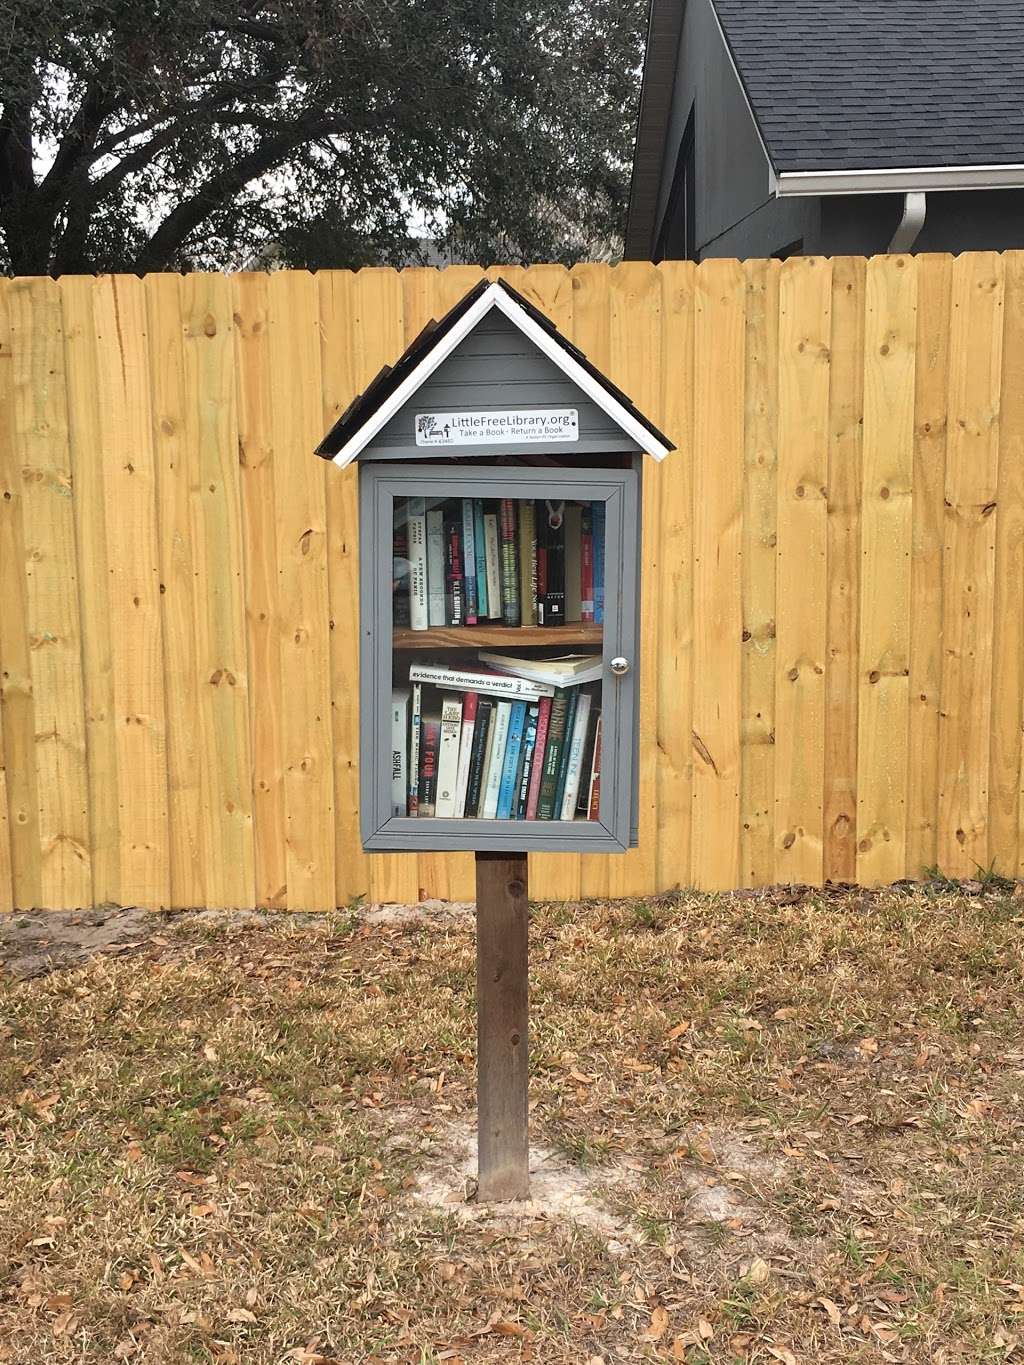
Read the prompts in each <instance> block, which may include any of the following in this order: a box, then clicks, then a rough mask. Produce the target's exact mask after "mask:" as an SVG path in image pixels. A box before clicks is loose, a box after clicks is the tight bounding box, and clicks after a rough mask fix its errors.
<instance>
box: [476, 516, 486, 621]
mask: <svg viewBox="0 0 1024 1365" xmlns="http://www.w3.org/2000/svg"><path fill="white" fill-rule="evenodd" d="M473 546H474V549H475V550H476V613H477V617H478V619H479V620H481V621H486V620H487V617H488V611H487V605H488V598H487V545H486V543H485V538H484V500H483V498H474V499H473Z"/></svg>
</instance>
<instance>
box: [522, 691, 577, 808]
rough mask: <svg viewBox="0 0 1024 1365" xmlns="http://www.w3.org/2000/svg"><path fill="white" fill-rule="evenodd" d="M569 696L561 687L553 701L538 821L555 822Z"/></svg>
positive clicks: (538, 802) (538, 806) (538, 803)
mask: <svg viewBox="0 0 1024 1365" xmlns="http://www.w3.org/2000/svg"><path fill="white" fill-rule="evenodd" d="M569 695H570V694H569V692H567V691H566V690H565V689H564V688H561V687H560V688H559V689H558V691H557V692H556V693H555V695H554V697H553V698H552V701H551V715H550V717H549V718H548V733H547V744H546V746H545V749H544V768H543V772H542V774H541V779H540V792H539V795H538V799H537V819H538V820H553V819H554V818H555V795H556V793H557V791H558V777H559V773H560V771H561V760H562V749H563V748H564V746H565V722H566V716H567V712H568V710H569ZM527 818H529V817H527Z"/></svg>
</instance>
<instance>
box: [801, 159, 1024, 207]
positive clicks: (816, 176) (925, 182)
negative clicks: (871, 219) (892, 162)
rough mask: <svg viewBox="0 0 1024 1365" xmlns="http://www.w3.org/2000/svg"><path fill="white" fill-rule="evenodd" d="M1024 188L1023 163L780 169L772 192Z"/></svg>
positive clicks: (868, 191) (851, 192)
mask: <svg viewBox="0 0 1024 1365" xmlns="http://www.w3.org/2000/svg"><path fill="white" fill-rule="evenodd" d="M1013 189H1024V163H1019V162H1017V163H1013V164H1004V165H997V166H904V167H894V168H892V169H890V168H888V167H886V168H884V169H882V170H862V171H780V172H779V174H778V177H777V183H776V187H775V194H776V196H777V197H778V198H780V199H784V198H786V196H787V195H808V194H907V193H908V192H909V193H912V192H914V191H922V190H923V191H928V190H1013Z"/></svg>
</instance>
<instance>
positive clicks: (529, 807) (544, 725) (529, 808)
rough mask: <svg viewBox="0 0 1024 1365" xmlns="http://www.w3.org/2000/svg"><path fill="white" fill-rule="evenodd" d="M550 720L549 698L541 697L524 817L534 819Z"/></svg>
mask: <svg viewBox="0 0 1024 1365" xmlns="http://www.w3.org/2000/svg"><path fill="white" fill-rule="evenodd" d="M550 721H551V698H550V697H542V698H541V700H540V701H539V702H538V703H537V738H536V739H535V740H534V743H533V755H532V758H531V764H530V786H529V791H528V794H527V798H526V818H527V820H536V818H537V806H538V804H539V802H540V784H541V780H542V778H543V776H544V762H545V756H546V754H547V744H548V726H549V724H550Z"/></svg>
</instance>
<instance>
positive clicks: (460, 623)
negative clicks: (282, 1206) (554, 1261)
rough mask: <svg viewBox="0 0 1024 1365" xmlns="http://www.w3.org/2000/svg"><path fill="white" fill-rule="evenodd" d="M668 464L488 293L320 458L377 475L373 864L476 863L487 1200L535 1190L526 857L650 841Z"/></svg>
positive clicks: (367, 616) (613, 394) (409, 359)
mask: <svg viewBox="0 0 1024 1365" xmlns="http://www.w3.org/2000/svg"><path fill="white" fill-rule="evenodd" d="M671 449H673V447H672V445H671V443H670V442H669V441H668V440H667V439H666V438H665V437H664V436H663V435H662V434H661V433H660V432H659V431H658V430H657V429H656V428H655V427H654V426H653V425H652V424H651V423H650V422H649V421H648V420H647V418H645V417H644V416H643V414H642V413H640V412H638V411H637V409H636V408H635V407H634V406H633V404H632V403H631V402H630V401H629V399H628V398H627V397H626V395H625V394H624V393H622V392H620V390H619V389H617V388H616V387H615V386H614V384H612V383H610V382H609V380H608V379H606V378H605V376H604V375H602V374H601V373H600V372H599V371H598V370H597V369H595V367H594V366H593V365H591V364H590V362H589V361H588V360H587V359H586V357H585V356H584V355H583V354H582V353H581V352H580V351H578V350H577V349H576V348H575V347H574V346H572V345H571V344H570V343H569V342H568V341H567V340H566V339H565V338H564V337H563V336H561V335H560V334H559V333H558V331H557V329H556V328H555V327H554V326H553V325H552V323H551V322H550V321H549V320H548V319H547V318H546V317H545V316H544V315H543V313H541V312H539V311H538V310H537V309H536V308H534V307H533V305H532V304H530V303H529V302H528V301H527V300H526V299H525V298H523V297H522V295H520V294H518V293H517V292H516V291H515V290H514V289H512V288H510V287H509V286H508V285H507V284H505V283H504V282H498V283H488V282H486V281H482V282H481V283H480V284H479V285H477V286H476V287H475V288H474V289H471V290H470V291H469V293H468V294H466V296H465V297H464V298H463V299H462V300H461V301H460V302H459V303H458V304H456V306H455V307H454V308H453V309H452V310H451V311H450V312H449V313H447V314H446V315H445V316H444V317H443V318H442V319H441V320H440V321H439V322H436V323H432V324H430V325H429V326H428V327H427V328H426V329H425V330H424V332H423V333H422V334H421V335H420V336H419V337H418V338H417V340H416V341H414V342H413V343H412V345H411V346H410V347H409V348H408V350H406V352H405V354H404V355H402V356H401V357H400V358H399V359H398V360H397V361H396V363H395V365H394V366H393V367H392V368H390V369H386V370H383V371H382V372H381V373H380V374H379V375H378V376H377V378H376V379H375V380H374V381H373V383H372V384H371V385H370V386H369V388H368V389H367V390H366V391H365V393H363V394H361V395H360V396H359V397H358V398H356V399H355V401H354V402H353V403H352V404H351V406H350V407H349V408H348V410H347V411H346V412H344V413H343V414H342V416H341V417H340V418H339V420H338V422H337V423H336V424H335V426H334V428H333V429H332V430H331V431H330V432H329V433H328V435H327V436H326V437H325V438H324V440H323V441H322V443H321V445H320V447H319V449H318V451H317V453H318V454H319V455H322V456H324V457H325V458H327V459H331V460H333V461H334V462H335V463H336V464H339V465H343V466H344V465H348V464H349V463H350V462H351V461H353V460H358V461H359V497H360V511H359V528H360V530H359V534H360V573H359V581H360V662H359V672H360V688H359V701H360V717H361V719H360V732H361V734H360V828H361V832H362V840H363V846H364V848H366V849H367V850H368V851H370V852H373V851H379V850H387V851H395V850H403V849H406V850H428V849H429V850H440V851H444V850H448V849H464V850H471V851H473V852H474V854H475V856H476V901H477V1068H478V1086H477V1107H478V1113H479V1124H478V1134H477V1141H478V1152H479V1184H478V1189H477V1197H478V1199H481V1200H495V1201H497V1200H507V1199H522V1198H525V1197H526V1195H527V1194H528V1191H529V1142H528V1131H527V1128H528V1095H527V1088H528V1086H527V1077H528V1057H527V1025H528V987H527V963H528V906H527V858H526V855H527V853H528V852H531V851H542V850H549V851H559V850H575V851H577V852H584V851H586V852H591V853H601V852H605V853H616V852H624V851H625V850H626V849H627V848H630V847H632V846H634V845H635V844H636V839H637V724H638V698H639V693H638V688H637V660H636V653H637V643H638V637H639V619H638V618H639V610H640V581H639V574H640V551H641V545H640V480H641V476H642V461H643V457H644V455H645V454H647V455H650V456H652V457H653V458H654V459H656V460H660V459H663V458H664V457H665V455H667V454H668V452H669V451H670V450H671Z"/></svg>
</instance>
